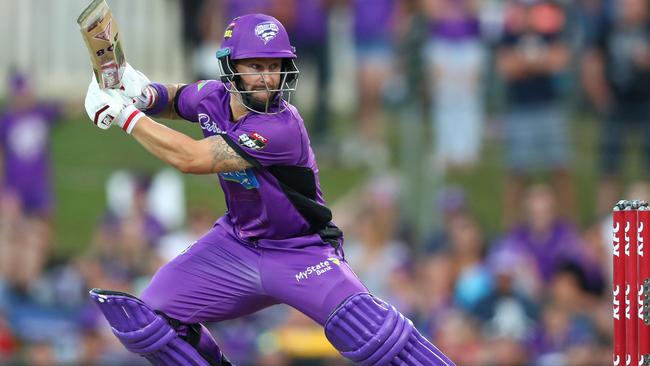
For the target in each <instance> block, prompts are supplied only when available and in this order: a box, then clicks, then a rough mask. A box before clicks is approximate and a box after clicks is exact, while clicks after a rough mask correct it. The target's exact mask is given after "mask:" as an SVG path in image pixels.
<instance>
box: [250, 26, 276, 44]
mask: <svg viewBox="0 0 650 366" xmlns="http://www.w3.org/2000/svg"><path fill="white" fill-rule="evenodd" d="M279 32H280V27H278V25H277V24H275V23H273V22H263V23H260V24H258V25H256V26H255V35H256V36H258V37H259V38H261V39H262V40H263V41H264V44H267V43H269V41H270V40H272V39H273V38H275V36H277V35H278V33H279Z"/></svg>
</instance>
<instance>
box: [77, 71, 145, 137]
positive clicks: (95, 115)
mask: <svg viewBox="0 0 650 366" xmlns="http://www.w3.org/2000/svg"><path fill="white" fill-rule="evenodd" d="M84 106H85V107H86V113H88V117H90V119H91V120H92V121H93V123H94V124H95V125H96V126H97V127H99V128H101V129H103V130H107V129H109V128H110V127H111V126H112V125H113V123H115V124H117V125H118V126H120V128H122V129H123V130H124V131H126V132H127V133H129V134H130V133H131V132H132V131H133V128H134V127H135V125H136V123H138V120H139V119H140V117H142V116H144V113H142V112H140V111H139V110H138V109H137V108H136V107H134V106H133V105H132V104H131V103H130V100H129V99H128V98H125V97H124V96H123V95H121V94H120V92H118V91H117V90H113V89H101V88H100V87H99V84H97V80H95V77H94V76H93V78H92V80H91V81H90V85H88V92H87V93H86V101H85V103H84Z"/></svg>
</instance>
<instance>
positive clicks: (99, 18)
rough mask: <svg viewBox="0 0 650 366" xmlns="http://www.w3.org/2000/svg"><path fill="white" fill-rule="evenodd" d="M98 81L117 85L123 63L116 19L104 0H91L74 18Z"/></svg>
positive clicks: (106, 85) (124, 60) (104, 84)
mask: <svg viewBox="0 0 650 366" xmlns="http://www.w3.org/2000/svg"><path fill="white" fill-rule="evenodd" d="M77 24H78V25H79V28H80V31H81V35H82V38H83V40H84V42H85V43H86V47H87V49H88V53H89V55H90V60H91V63H92V65H93V71H94V73H95V78H96V79H97V83H98V84H99V86H100V87H102V88H111V89H117V88H119V87H121V79H122V75H123V73H124V68H125V66H126V58H125V57H124V52H123V50H122V45H121V43H120V38H119V31H118V27H117V22H116V21H115V18H114V17H113V13H112V12H111V9H110V8H109V7H108V4H106V1H105V0H93V1H92V2H91V3H90V5H88V7H86V9H84V11H82V12H81V14H80V15H79V17H78V18H77Z"/></svg>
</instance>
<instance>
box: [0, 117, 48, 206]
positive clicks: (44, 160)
mask: <svg viewBox="0 0 650 366" xmlns="http://www.w3.org/2000/svg"><path fill="white" fill-rule="evenodd" d="M57 116H58V111H57V108H56V107H55V106H54V105H45V104H40V105H35V106H33V107H31V108H29V109H26V110H21V111H17V110H16V111H9V112H7V113H6V114H4V115H3V116H0V146H1V147H2V151H3V152H4V177H5V182H4V184H5V185H6V187H7V188H9V189H11V190H14V191H16V192H17V193H18V194H19V195H20V197H21V201H22V202H23V205H24V206H25V209H26V210H27V211H41V210H47V209H48V208H49V207H48V206H49V204H50V201H51V192H50V172H49V147H50V128H51V124H52V123H53V121H54V120H55V119H56V118H57Z"/></svg>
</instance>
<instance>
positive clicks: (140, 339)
mask: <svg viewBox="0 0 650 366" xmlns="http://www.w3.org/2000/svg"><path fill="white" fill-rule="evenodd" d="M90 297H91V298H92V299H93V300H94V301H95V302H96V303H97V305H98V306H99V308H100V309H101V311H102V313H104V316H105V317H106V319H107V320H108V322H109V324H110V325H111V329H112V331H113V334H115V336H116V337H117V338H118V339H119V340H120V342H122V344H123V345H124V346H125V347H126V348H127V349H128V350H129V351H131V352H134V353H137V354H139V355H141V356H143V357H145V358H146V359H147V360H149V361H150V362H151V363H152V364H154V365H159V366H173V365H177V366H215V365H216V366H221V365H222V362H221V358H219V359H215V360H207V359H205V358H204V357H203V356H201V354H200V353H199V352H198V351H197V349H196V348H194V347H193V346H192V345H190V344H189V343H188V342H187V341H186V340H185V339H183V338H181V337H180V336H179V334H178V332H177V331H176V329H174V327H172V326H171V325H170V323H169V321H168V319H167V318H166V317H164V316H163V315H160V314H157V313H156V312H155V311H154V310H152V309H151V308H150V307H149V306H147V304H145V303H144V302H142V300H140V299H138V298H136V297H134V296H132V295H129V294H127V293H123V292H117V291H107V290H100V289H93V290H91V291H90ZM214 346H215V347H216V344H214Z"/></svg>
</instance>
